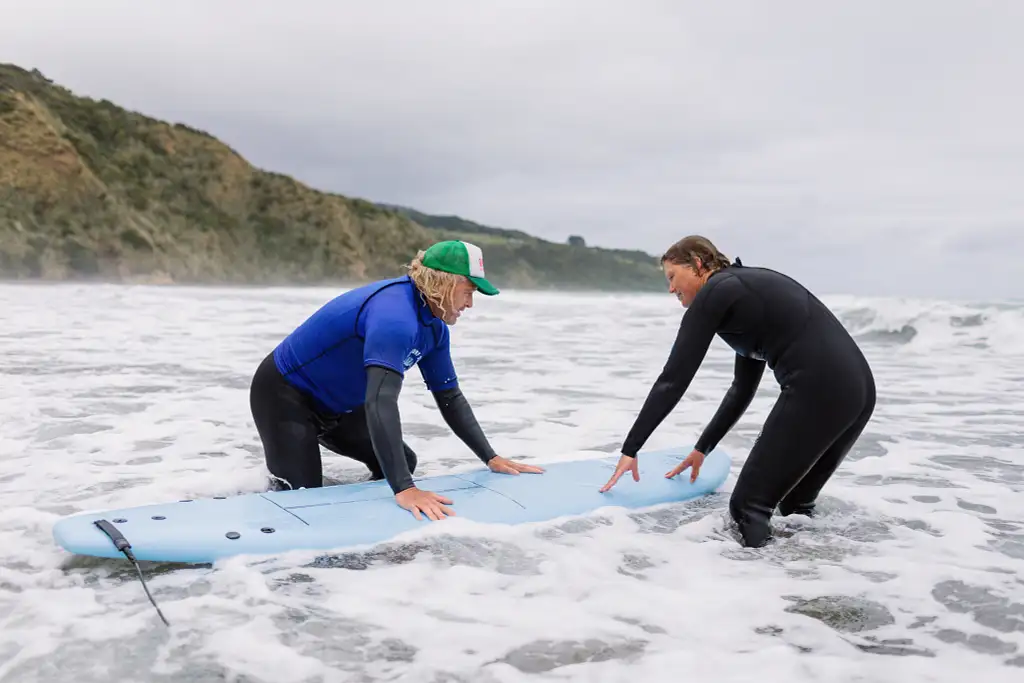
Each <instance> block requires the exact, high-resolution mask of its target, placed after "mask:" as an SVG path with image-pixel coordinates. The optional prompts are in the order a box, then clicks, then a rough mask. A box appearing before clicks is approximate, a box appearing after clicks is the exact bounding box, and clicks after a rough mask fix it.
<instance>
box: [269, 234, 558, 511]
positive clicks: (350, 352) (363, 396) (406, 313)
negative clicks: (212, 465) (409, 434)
mask: <svg viewBox="0 0 1024 683" xmlns="http://www.w3.org/2000/svg"><path fill="white" fill-rule="evenodd" d="M476 291H479V292H480V293H481V294H485V295H487V296H493V295H495V294H497V293H498V289H497V288H496V287H495V286H494V285H492V284H491V283H490V282H489V281H488V280H487V278H486V276H485V273H484V259H483V254H482V253H481V251H480V248H479V247H477V246H476V245H474V244H471V243H469V242H464V241H460V240H452V241H447V242H439V243H437V244H434V245H433V246H431V247H430V248H429V249H427V250H426V251H425V252H423V251H421V252H420V253H419V254H417V256H416V258H415V259H413V261H412V263H411V264H409V267H408V273H407V274H406V275H404V276H402V277H398V278H392V279H387V280H381V281H378V282H374V283H371V284H368V285H364V286H362V287H359V288H357V289H354V290H351V291H349V292H346V293H344V294H342V295H340V296H338V297H335V298H334V299H332V300H331V301H329V302H327V303H326V304H325V305H324V306H322V307H321V308H320V309H319V310H318V311H316V312H315V313H313V315H311V316H310V317H309V318H308V319H307V320H306V321H305V322H303V323H302V324H301V325H299V327H298V328H296V329H295V330H294V331H293V332H292V333H291V334H289V335H288V336H287V337H286V338H285V339H284V340H283V341H282V342H281V343H280V344H279V345H278V346H277V347H276V348H275V349H274V350H273V351H272V352H271V353H270V354H268V355H267V356H266V358H264V359H263V362H262V363H261V364H260V366H259V368H258V369H257V370H256V373H255V375H254V376H253V380H252V386H251V388H250V394H249V403H250V407H251V409H252V416H253V420H254V421H255V423H256V429H257V431H258V432H259V435H260V439H261V441H262V442H263V450H264V455H265V458H266V463H267V469H268V470H270V473H271V475H272V476H273V478H274V479H275V480H276V481H277V482H278V483H280V484H282V485H283V486H286V487H288V488H296V489H297V488H313V487H317V486H321V485H322V483H323V475H322V471H323V470H322V464H321V460H320V448H319V447H320V446H321V445H323V446H324V447H325V448H327V449H329V450H331V451H333V452H335V453H338V454H340V455H344V456H347V457H349V458H353V459H355V460H358V461H360V462H362V463H363V464H365V465H366V466H367V467H368V468H369V469H370V472H371V478H373V479H386V480H387V482H388V484H389V485H390V486H391V489H392V491H393V492H394V493H395V500H396V501H397V502H398V504H399V505H401V506H402V507H403V508H405V509H406V510H409V511H410V512H412V513H413V515H415V516H416V518H417V519H420V518H421V513H422V514H425V515H426V516H427V517H428V518H430V519H441V518H442V517H444V516H446V515H451V514H454V513H453V512H452V511H451V510H450V509H449V508H448V507H446V505H451V504H452V501H451V500H450V499H448V498H446V497H445V496H441V495H439V494H436V493H433V492H431V491H425V490H423V489H420V488H418V487H416V485H415V484H414V482H413V479H412V474H413V472H414V471H415V470H416V460H417V458H416V454H415V452H413V450H412V449H411V448H409V446H408V445H407V444H406V443H405V442H404V440H403V439H402V425H401V420H400V418H399V414H398V395H399V392H400V391H401V388H402V382H403V380H404V378H405V372H406V371H407V370H409V369H410V368H411V367H412V366H413V365H418V366H419V369H420V373H421V375H422V377H423V380H424V382H425V384H426V386H427V388H428V389H429V390H430V391H431V392H432V394H433V396H434V399H435V401H436V402H437V405H438V408H439V409H440V411H441V415H442V417H443V418H444V421H445V422H446V423H447V424H448V426H449V427H450V428H451V430H452V431H453V432H454V433H455V434H456V435H457V436H458V437H459V438H460V439H462V441H463V442H464V443H465V444H466V445H467V446H468V447H469V448H470V449H471V450H472V451H473V452H474V453H475V454H476V456H477V457H478V458H480V460H482V461H483V462H484V463H486V464H487V466H488V467H490V468H491V469H492V470H494V471H495V472H502V473H506V474H519V473H520V472H537V473H539V472H542V471H543V470H541V468H539V467H534V466H531V465H524V464H521V463H517V462H514V461H511V460H506V459H505V458H503V457H501V456H499V455H497V454H496V453H495V452H494V450H493V449H492V448H491V446H490V444H489V443H488V441H487V438H486V437H485V436H484V433H483V430H482V429H481V428H480V425H479V424H478V423H477V421H476V418H475V417H474V415H473V411H472V409H471V408H470V406H469V402H468V401H467V400H466V397H465V396H463V394H462V391H461V390H460V389H459V383H458V378H457V376H456V373H455V368H454V366H453V365H452V358H451V353H450V350H449V332H448V326H449V325H454V324H455V323H456V322H457V321H458V319H459V317H460V316H461V315H462V312H463V311H464V310H465V309H467V308H470V307H472V305H473V293H474V292H476Z"/></svg>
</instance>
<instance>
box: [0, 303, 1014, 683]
mask: <svg viewBox="0 0 1024 683" xmlns="http://www.w3.org/2000/svg"><path fill="white" fill-rule="evenodd" d="M335 293H336V292H335V291H332V290H328V289H201V288H195V289H193V288H162V287H142V286H139V287H129V286H80V285H61V286H37V285H4V286H0V305H2V310H3V312H4V326H3V330H2V331H0V364H2V369H3V380H2V388H0V401H2V403H0V410H2V416H0V419H2V422H0V424H2V432H0V434H2V441H0V448H2V451H0V680H2V681H17V682H18V683H33V682H35V681H75V682H76V683H87V682H89V681H103V682H104V683H106V682H109V681H161V682H163V681H168V682H169V681H182V682H184V681H189V682H205V681H233V682H243V681H244V682H247V683H253V682H257V681H260V682H262V681H267V682H273V683H306V682H312V681H324V682H331V681H375V680H389V681H390V680H402V681H405V680H408V681H417V682H422V683H429V682H432V681H466V682H470V681H471V682H473V683H486V682H492V681H495V682H496V681H501V682H504V681H520V680H555V681H562V680H573V681H631V682H637V681H645V682H646V681H684V680H688V681H698V680H699V681H714V682H716V683H724V682H726V681H742V682H745V683H756V682H763V681H785V682H786V683H802V682H804V681H806V682H807V683H811V682H814V683H820V682H821V681H899V682H901V683H905V682H908V681H909V682H914V683H918V682H922V681H943V682H945V681H949V682H951V683H952V682H954V681H955V682H956V683H962V681H964V680H966V678H965V677H968V676H970V677H975V678H979V679H984V680H985V681H986V683H993V682H994V681H1018V682H1019V681H1020V680H1022V679H1024V578H1022V577H1024V572H1022V570H1024V450H1022V448H1024V304H1012V303H1007V304H996V303H990V304H982V305H966V304H953V303H942V302H922V301H906V300H884V299H872V300H869V299H859V298H850V297H844V298H828V299H827V302H828V303H829V305H830V306H832V307H833V308H834V310H835V311H836V312H837V313H838V314H839V315H840V316H841V318H842V320H843V321H844V323H845V324H846V325H847V326H848V327H849V329H850V330H851V331H853V332H854V333H855V334H856V335H857V337H858V339H859V340H860V341H861V343H862V345H863V348H864V349H865V352H866V354H867V355H868V357H869V360H870V362H871V364H872V366H873V368H874V370H875V374H876V381H877V384H878V396H879V401H878V407H877V410H876V412H875V416H874V418H873V420H872V421H871V422H870V423H869V425H868V427H867V430H866V433H865V435H864V436H863V438H862V439H861V441H860V443H859V444H858V445H857V447H856V450H855V451H854V452H853V453H852V454H851V456H850V457H849V459H848V460H847V461H846V462H845V464H844V465H843V466H842V467H841V469H840V470H839V472H838V474H837V476H836V477H834V478H833V480H832V481H831V483H830V484H829V485H828V486H827V488H826V489H825V492H824V497H823V499H822V508H823V513H824V514H822V516H821V517H820V518H818V519H815V520H807V519H801V520H783V519H779V518H776V520H775V528H776V530H777V540H776V542H775V543H773V544H772V545H770V546H769V547H766V548H763V549H759V550H750V549H744V548H741V547H740V546H739V545H738V543H737V542H736V540H735V538H734V536H733V530H732V525H731V523H730V522H729V520H728V512H727V503H728V495H729V492H730V491H731V490H732V488H733V485H734V482H735V479H736V475H737V473H738V472H739V468H740V466H741V465H742V463H743V460H744V459H745V458H746V455H747V452H748V450H749V448H750V446H751V445H752V443H753V440H754V439H755V437H756V435H757V433H758V431H759V429H760V426H761V423H762V421H763V420H764V419H765V417H766V416H767V414H768V411H769V410H770V408H771V406H772V403H773V401H774V399H775V397H776V396H777V394H778V389H777V387H776V386H775V382H774V378H773V377H772V376H771V373H770V372H768V373H766V374H765V378H764V381H763V383H762V386H761V390H760V393H759V394H758V396H757V398H756V399H755V400H754V403H753V405H752V406H751V407H750V409H749V410H748V412H747V413H746V415H745V416H744V417H743V418H742V420H741V422H740V423H739V424H738V425H737V427H736V428H735V429H734V430H733V431H732V433H730V434H729V435H728V436H727V437H726V438H725V440H724V441H723V442H722V444H721V445H720V448H722V449H725V450H727V451H728V452H729V454H730V455H731V456H732V458H733V461H734V466H733V471H732V474H731V476H730V477H729V479H728V480H727V481H726V483H725V485H724V486H723V488H722V490H721V492H719V493H717V494H715V495H712V496H710V497H708V498H706V499H703V500H698V501H695V502H688V503H681V504H676V505H669V506H664V507H661V508H658V509H654V510H649V511H641V512H635V511H634V512H631V513H630V512H626V511H623V510H615V509H605V510H601V511H598V512H595V513H594V514H592V515H588V516H586V517H582V518H574V519H565V520H558V521H556V522H553V523H549V524H539V525H530V526H522V527H504V526H487V525H474V524H471V523H469V522H468V521H466V520H461V519H454V520H448V521H445V522H441V523H433V524H430V525H425V528H424V531H423V533H422V534H420V535H418V536H413V537H407V538H403V539H402V540H401V541H400V542H395V543H390V544H387V545H384V546H380V547H376V548H373V549H370V550H367V551H363V552H351V551H349V552H338V553H333V554H324V553H316V552H309V553H303V552H296V553H292V554H289V555H287V556H277V557H271V558H248V559H234V560H230V561H225V562H222V563H218V564H215V565H213V566H198V567H190V566H183V565H154V564H144V565H143V568H144V571H145V573H146V578H147V581H148V584H149V586H150V589H151V591H152V592H153V594H154V597H155V599H156V601H157V603H158V604H159V605H160V607H161V609H162V610H163V612H164V614H165V615H166V616H167V618H168V620H169V621H170V624H171V626H170V628H167V627H165V626H164V625H163V623H162V622H161V621H160V620H159V618H158V616H157V613H156V611H155V610H154V609H153V606H152V605H150V603H149V602H148V600H147V599H146V596H145V593H144V591H143V589H142V586H141V584H140V583H139V580H138V577H137V575H136V574H135V571H134V569H133V568H132V567H131V565H130V564H128V563H127V561H124V560H117V561H115V560H99V559H88V558H73V557H71V556H70V555H69V554H68V553H67V552H65V551H63V550H62V549H61V548H59V547H57V546H56V545H55V543H54V542H53V540H52V537H51V527H52V525H53V523H54V522H55V521H57V519H59V518H60V517H61V516H63V515H67V514H71V513H75V512H79V511H85V510H94V509H102V508H109V507H123V506H132V505H144V504H148V503H154V502H165V501H174V500H178V499H182V498H196V497H208V496H214V495H230V494H234V493H239V492H250V491H258V490H263V489H264V488H265V486H266V471H265V469H264V465H263V458H262V451H261V447H260V443H259V439H258V437H257V434H256V430H255V428H254V427H253V424H252V420H251V417H250V415H249V402H248V401H249V399H248V388H249V380H250V377H251V374H252V372H253V371H254V370H255V368H256V366H257V364H258V363H259V361H260V360H261V359H262V358H263V356H264V355H265V354H266V353H267V352H269V351H270V349H271V348H272V347H273V346H274V345H275V344H276V343H277V342H278V341H279V340H280V339H281V338H282V337H283V336H284V335H285V334H287V333H288V332H289V331H290V330H291V329H292V328H293V327H294V326H295V325H296V324H298V323H300V322H301V321H302V320H303V319H304V318H305V317H306V316H307V315H309V314H310V313H312V312H313V311H314V310H315V309H316V307H317V306H318V305H319V304H321V303H323V302H324V301H326V300H327V299H328V298H330V297H331V296H333V295H334V294H335ZM682 313H683V309H682V308H681V307H680V306H679V305H678V303H677V302H676V301H675V300H674V299H673V298H672V297H670V296H668V295H638V296H628V295H616V296H603V295H590V296H587V295H555V294H539V293H522V292H511V291H506V292H503V293H502V295H501V296H499V297H496V298H493V299H487V298H485V297H479V298H478V300H477V302H476V307H475V308H474V309H473V310H471V311H468V312H467V313H466V314H465V315H464V316H463V318H462V320H461V321H460V322H459V324H458V325H457V326H455V327H454V328H453V354H454V359H455V363H456V367H457V369H458V370H459V371H460V374H461V380H462V386H463V390H464V391H465V392H466V394H467V395H468V397H469V399H470V401H471V402H472V404H473V406H474V408H475V410H476V413H477V416H478V417H479V419H480V421H481V423H482V424H483V425H484V428H485V429H486V431H487V433H488V435H489V436H490V438H491V439H492V441H493V443H494V444H495V447H496V448H497V450H498V452H499V453H501V454H503V455H505V456H506V457H510V458H514V459H520V460H525V461H529V462H539V463H543V462H551V461H554V460H558V459H574V458H593V457H602V456H607V455H610V454H614V453H616V452H617V448H618V447H619V445H620V444H621V442H622V439H623V437H624V435H625V434H626V432H627V430H628V429H629V427H630V425H631V423H632V421H633V419H634V417H635V416H636V413H637V411H638V410H639V409H640V406H641V403H642V402H643V400H644V397H645V396H646V394H647V391H648V389H649V388H650V385H651V383H652V382H653V381H654V379H655V377H656V376H657V374H658V372H659V371H660V369H661V367H662V364H663V363H664V362H665V358H666V355H667V353H668V351H669V348H670V346H671V343H672V340H673V338H674V336H675V333H676V329H677V327H678V324H679V319H680V317H681V315H682ZM731 372H732V354H731V352H730V351H729V349H728V347H726V346H725V345H724V343H722V342H721V341H719V340H716V341H715V343H714V344H713V346H712V348H711V350H710V351H709V353H708V356H707V359H706V361H705V363H704V365H703V367H702V368H701V370H700V372H699V373H698V375H697V377H696V378H695V380H694V382H693V383H692V385H691V388H690V390H689V391H688V392H687V395H686V396H685V397H684V398H683V400H682V401H681V403H680V404H679V406H678V407H677V409H676V410H675V412H674V413H673V414H672V415H671V416H670V417H669V418H668V419H667V420H666V421H665V422H664V423H663V425H662V426H661V427H660V428H659V429H658V430H657V431H656V432H655V434H654V436H653V437H652V438H651V439H650V441H649V442H648V444H647V448H650V449H653V448H665V447H681V448H686V449H688V447H689V446H690V444H692V442H693V440H694V439H695V438H696V436H697V435H698V434H699V432H700V430H701V429H702V428H703V426H704V424H705V423H706V422H707V420H708V418H710V416H711V415H712V413H713V411H714V410H715V408H716V407H717V405H718V402H719V401H720V400H721V398H722V395H723V393H724V392H725V391H726V389H727V387H728V384H729V382H730V380H731ZM401 409H402V418H403V423H404V428H405V431H406V436H407V439H408V441H409V442H410V444H411V445H412V446H413V447H414V448H415V449H416V450H417V452H418V453H419V456H420V465H421V467H420V469H419V470H418V472H417V474H418V475H435V474H442V473H447V472H452V471H459V470H466V469H471V468H476V467H479V466H480V463H479V462H478V461H477V460H476V459H475V457H474V456H473V455H472V454H471V453H470V452H469V451H468V449H466V448H465V446H463V445H462V444H461V442H459V441H458V440H457V439H456V438H455V437H454V436H452V435H451V434H450V432H449V431H448V429H447V428H446V427H445V425H444V423H443V421H442V420H441V418H440V416H439V414H438V413H437V411H436V408H435V407H434V404H433V401H432V399H431V397H430V395H429V394H428V392H427V391H426V390H425V388H424V387H423V385H422V382H421V380H420V377H419V373H418V371H415V370H414V371H413V372H412V373H411V374H410V380H409V381H408V382H407V383H406V386H405V389H404V391H403V394H402V399H401ZM782 455H783V457H784V455H785V454H782ZM640 462H641V474H642V476H643V477H660V476H662V475H663V474H664V473H663V472H661V471H652V470H651V469H644V468H643V459H642V457H641V461H640ZM325 473H326V475H327V476H329V477H330V478H332V479H334V480H338V481H341V482H351V481H359V480H362V479H364V478H365V476H366V472H365V470H363V469H361V466H358V465H356V464H355V463H353V462H352V461H347V460H345V459H344V458H341V457H339V456H335V455H333V454H330V453H328V452H326V451H325ZM609 474H611V470H610V469H609ZM522 476H527V475H522ZM632 483H633V482H632V481H631V480H630V478H629V477H624V478H623V479H622V480H621V481H620V482H619V484H618V486H620V487H626V486H630V485H631V484H632ZM456 505H457V501H456ZM456 509H457V508H456Z"/></svg>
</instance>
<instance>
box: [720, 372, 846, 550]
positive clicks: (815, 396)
mask: <svg viewBox="0 0 1024 683" xmlns="http://www.w3.org/2000/svg"><path fill="white" fill-rule="evenodd" d="M862 411H863V401H862V397H861V396H859V395H854V396H850V395H849V394H841V393H836V392H829V393H828V395H822V394H821V393H820V392H813V391H809V390H806V389H794V388H792V387H785V388H783V390H782V392H781V394H780V395H779V399H778V401H777V402H776V403H775V406H774V407H773V408H772V411H771V413H770V414H769V415H768V419H767V420H766V421H765V423H764V427H763V429H762V430H761V434H760V436H759V437H758V439H757V441H756V443H755V444H754V447H753V448H752V449H751V451H750V455H748V456H747V460H746V462H745V463H744V465H743V469H742V470H741V471H740V475H739V478H738V479H737V481H736V487H735V488H734V489H733V492H732V497H731V498H730V500H729V512H730V514H731V515H732V518H733V519H734V520H735V521H736V524H737V526H738V527H739V531H740V535H741V536H742V538H743V545H744V546H747V547H753V548H757V547H761V546H763V545H764V544H765V543H767V542H768V540H769V539H770V538H771V524H770V520H771V517H772V514H773V512H774V511H775V508H776V506H777V505H779V503H780V502H781V501H782V500H783V499H784V498H785V497H786V496H787V494H789V493H790V491H792V490H793V488H794V487H795V486H797V484H798V482H800V481H801V480H802V479H803V478H804V477H805V476H806V475H807V474H808V473H809V472H810V471H812V469H813V468H814V466H815V464H816V463H817V462H818V461H819V460H820V459H821V457H822V456H823V454H825V453H826V451H827V450H828V449H829V447H830V446H831V445H832V444H833V443H834V442H835V441H836V439H837V437H838V436H839V435H840V434H843V433H844V432H845V431H846V430H847V429H849V428H850V426H851V424H852V423H853V422H854V420H855V419H856V418H857V416H858V415H860V414H861V413H862ZM835 464H836V465H838V462H836V463H835ZM834 469H835V468H834V467H833V468H832V470H834ZM829 474H831V470H829ZM826 479H827V477H826ZM822 484H824V479H822ZM819 488H820V487H819Z"/></svg>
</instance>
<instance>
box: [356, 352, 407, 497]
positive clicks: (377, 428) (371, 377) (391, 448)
mask: <svg viewBox="0 0 1024 683" xmlns="http://www.w3.org/2000/svg"><path fill="white" fill-rule="evenodd" d="M401 390H402V376H401V375H399V374H398V373H397V372H394V371H393V370H388V369H387V368H382V367H379V366H376V365H371V366H370V367H368V368H367V369H366V426H367V428H368V429H369V432H370V441H371V443H372V444H373V451H374V453H375V454H376V456H377V460H378V462H380V468H381V470H382V471H383V472H384V477H385V478H386V479H387V481H388V485H390V486H391V490H392V491H394V492H395V493H396V494H397V493H401V492H402V491H404V490H406V489H408V488H412V486H413V480H412V473H410V472H409V464H408V463H407V462H406V460H405V447H404V445H403V444H402V420H401V417H400V416H399V413H398V394H399V392H401Z"/></svg>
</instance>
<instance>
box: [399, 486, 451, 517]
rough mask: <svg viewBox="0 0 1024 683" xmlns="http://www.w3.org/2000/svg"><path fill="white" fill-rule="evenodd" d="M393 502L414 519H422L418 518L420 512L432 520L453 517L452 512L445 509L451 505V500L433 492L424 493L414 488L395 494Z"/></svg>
mask: <svg viewBox="0 0 1024 683" xmlns="http://www.w3.org/2000/svg"><path fill="white" fill-rule="evenodd" d="M395 500H396V501H398V504H399V505H401V506H402V507H403V508H405V509H406V510H408V511H409V512H411V513H412V514H413V516H414V517H416V519H423V517H421V516H420V513H421V512H422V513H423V514H424V515H426V516H427V517H429V518H430V519H433V520H439V519H443V518H445V517H454V516H455V513H454V512H452V510H450V509H449V508H447V507H445V506H446V505H451V504H452V499H451V498H446V497H444V496H442V495H440V494H438V493H434V492H433V491H424V490H423V489H418V488H416V487H415V486H413V487H412V488H408V489H406V490H404V491H399V492H398V493H396V494H395Z"/></svg>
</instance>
